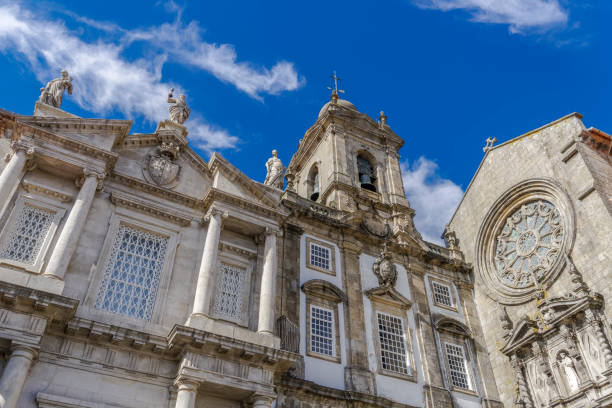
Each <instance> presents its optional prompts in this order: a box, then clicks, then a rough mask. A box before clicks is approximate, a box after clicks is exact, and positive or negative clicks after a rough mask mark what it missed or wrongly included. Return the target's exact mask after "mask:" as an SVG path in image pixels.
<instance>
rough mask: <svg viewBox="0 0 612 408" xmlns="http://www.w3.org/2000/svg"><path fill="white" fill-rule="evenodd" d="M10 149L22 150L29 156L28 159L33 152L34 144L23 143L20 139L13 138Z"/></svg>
mask: <svg viewBox="0 0 612 408" xmlns="http://www.w3.org/2000/svg"><path fill="white" fill-rule="evenodd" d="M11 149H12V150H13V151H14V152H19V151H22V152H24V153H25V154H26V156H29V157H28V159H29V158H31V156H32V155H34V152H35V149H34V146H31V145H29V144H28V143H24V142H22V141H21V140H15V141H13V142H11Z"/></svg>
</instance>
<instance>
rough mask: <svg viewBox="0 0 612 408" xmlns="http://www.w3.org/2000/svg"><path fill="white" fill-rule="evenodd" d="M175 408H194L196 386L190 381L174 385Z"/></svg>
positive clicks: (180, 381) (182, 381) (181, 381)
mask: <svg viewBox="0 0 612 408" xmlns="http://www.w3.org/2000/svg"><path fill="white" fill-rule="evenodd" d="M176 387H177V389H178V391H177V393H176V405H175V407H176V408H195V403H196V395H197V393H198V384H197V383H195V382H192V381H186V380H179V381H178V382H177V384H176Z"/></svg>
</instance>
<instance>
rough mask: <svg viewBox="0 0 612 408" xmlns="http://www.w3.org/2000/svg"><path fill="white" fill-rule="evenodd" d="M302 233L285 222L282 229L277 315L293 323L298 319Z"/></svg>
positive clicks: (294, 226)
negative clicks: (285, 317) (279, 300)
mask: <svg viewBox="0 0 612 408" xmlns="http://www.w3.org/2000/svg"><path fill="white" fill-rule="evenodd" d="M302 233H303V230H302V229H301V228H300V227H298V226H296V225H293V224H285V227H284V229H283V238H282V241H283V254H282V258H283V259H282V268H281V271H282V277H281V284H280V288H279V291H280V297H281V304H280V305H279V307H280V309H279V312H280V313H279V315H280V316H287V317H288V318H289V320H290V321H291V322H293V323H296V322H299V321H300V320H299V319H300V317H299V313H300V237H301V236H302Z"/></svg>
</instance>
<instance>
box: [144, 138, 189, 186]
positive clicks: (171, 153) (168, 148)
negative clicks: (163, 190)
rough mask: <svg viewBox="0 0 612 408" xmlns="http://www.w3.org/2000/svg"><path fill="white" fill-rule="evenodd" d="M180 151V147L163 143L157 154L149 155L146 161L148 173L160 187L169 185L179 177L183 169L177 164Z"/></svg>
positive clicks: (170, 143)
mask: <svg viewBox="0 0 612 408" xmlns="http://www.w3.org/2000/svg"><path fill="white" fill-rule="evenodd" d="M179 150H180V148H179V146H177V145H175V144H174V143H172V142H169V143H165V142H162V144H161V145H160V146H159V147H158V148H157V149H156V151H155V152H151V153H149V155H148V157H147V159H146V171H147V173H148V175H149V176H150V178H151V179H152V180H153V182H155V184H157V185H158V186H165V185H168V184H170V183H172V182H173V181H174V180H175V179H176V177H177V176H178V174H179V171H180V169H181V168H180V166H179V165H178V164H176V160H177V158H178V154H179Z"/></svg>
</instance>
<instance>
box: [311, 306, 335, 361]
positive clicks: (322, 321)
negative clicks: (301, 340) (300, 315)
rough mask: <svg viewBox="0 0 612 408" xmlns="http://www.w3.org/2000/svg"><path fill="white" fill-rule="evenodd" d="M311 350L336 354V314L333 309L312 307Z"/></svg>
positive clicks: (330, 354)
mask: <svg viewBox="0 0 612 408" xmlns="http://www.w3.org/2000/svg"><path fill="white" fill-rule="evenodd" d="M310 351H312V352H313V353H319V354H325V355H326V356H333V355H334V314H333V312H332V311H331V310H328V309H323V308H321V307H318V306H311V307H310Z"/></svg>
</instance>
